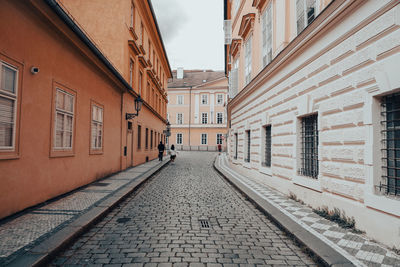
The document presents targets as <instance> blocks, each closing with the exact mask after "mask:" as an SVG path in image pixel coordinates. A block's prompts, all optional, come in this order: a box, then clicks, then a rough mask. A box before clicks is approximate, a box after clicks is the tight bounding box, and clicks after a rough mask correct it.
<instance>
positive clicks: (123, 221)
mask: <svg viewBox="0 0 400 267" xmlns="http://www.w3.org/2000/svg"><path fill="white" fill-rule="evenodd" d="M130 220H131V218H118V219H117V223H126V222H129V221H130Z"/></svg>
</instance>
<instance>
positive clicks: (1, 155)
mask: <svg viewBox="0 0 400 267" xmlns="http://www.w3.org/2000/svg"><path fill="white" fill-rule="evenodd" d="M19 158H20V156H19V154H18V153H17V152H15V151H12V152H11V151H10V152H5V151H0V160H8V159H19Z"/></svg>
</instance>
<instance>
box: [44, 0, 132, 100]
mask: <svg viewBox="0 0 400 267" xmlns="http://www.w3.org/2000/svg"><path fill="white" fill-rule="evenodd" d="M44 1H45V2H46V4H47V5H48V6H49V7H50V8H51V9H52V10H53V11H54V12H55V13H56V14H57V15H58V17H59V18H60V19H61V20H62V21H63V22H64V23H65V24H66V25H67V26H68V27H69V28H70V29H71V30H72V31H73V32H74V33H75V34H76V35H77V36H78V38H79V39H80V40H81V41H82V42H83V43H85V44H86V45H87V46H88V47H89V49H90V51H92V52H93V54H95V56H96V57H97V58H98V59H99V60H100V61H101V62H102V63H103V64H104V65H105V66H106V67H107V69H108V70H109V71H111V73H112V74H113V75H114V76H115V77H116V78H117V79H118V80H119V81H120V82H121V83H122V84H123V85H124V86H125V88H126V89H127V90H128V91H129V92H131V93H132V94H134V95H135V97H137V93H136V92H135V91H134V90H133V88H132V87H131V86H130V85H129V83H128V82H127V81H126V80H125V79H124V78H123V77H122V76H121V74H120V73H119V72H118V71H117V70H116V69H115V68H114V66H113V65H112V64H111V63H110V62H109V61H108V59H107V58H106V57H105V56H104V55H103V54H102V53H101V52H100V50H99V49H98V48H97V47H96V46H95V45H94V44H93V43H92V41H91V40H90V39H89V38H88V37H87V36H86V35H85V34H84V33H83V32H82V30H81V29H80V28H79V27H78V25H76V24H75V22H74V21H73V20H72V19H71V18H70V17H69V16H68V14H67V13H65V11H64V9H62V7H61V6H60V5H59V4H58V3H57V1H56V0H44Z"/></svg>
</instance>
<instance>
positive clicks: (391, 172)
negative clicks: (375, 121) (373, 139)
mask: <svg viewBox="0 0 400 267" xmlns="http://www.w3.org/2000/svg"><path fill="white" fill-rule="evenodd" d="M381 106H382V112H381V116H382V120H381V125H382V130H381V135H382V140H381V141H382V149H381V151H382V180H381V181H380V183H379V185H377V186H376V187H377V188H378V189H379V191H381V192H384V193H385V194H386V195H395V196H397V195H400V93H395V94H391V95H388V96H385V97H383V98H382V102H381Z"/></svg>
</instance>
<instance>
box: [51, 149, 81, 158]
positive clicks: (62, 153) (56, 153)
mask: <svg viewBox="0 0 400 267" xmlns="http://www.w3.org/2000/svg"><path fill="white" fill-rule="evenodd" d="M74 156H75V152H74V151H72V150H52V151H50V158H62V157H74Z"/></svg>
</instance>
